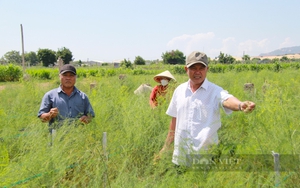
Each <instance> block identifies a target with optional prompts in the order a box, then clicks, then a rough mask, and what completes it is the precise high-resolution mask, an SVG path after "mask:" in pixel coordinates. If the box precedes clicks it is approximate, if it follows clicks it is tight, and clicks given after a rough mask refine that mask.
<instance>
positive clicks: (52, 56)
mask: <svg viewBox="0 0 300 188" xmlns="http://www.w3.org/2000/svg"><path fill="white" fill-rule="evenodd" d="M59 58H61V59H62V61H63V64H69V63H70V62H73V63H75V64H77V65H79V66H81V65H83V62H82V61H81V60H79V61H76V62H74V59H73V55H72V52H71V51H70V50H69V49H68V48H66V47H63V48H60V49H58V50H57V51H53V50H50V49H39V50H38V51H37V53H36V52H33V51H31V52H28V53H25V54H24V59H25V63H26V65H28V66H37V65H42V66H44V67H49V66H54V65H55V64H56V63H57V61H58V59H59ZM161 58H162V61H161V63H163V64H171V65H184V64H185V59H186V56H185V55H184V53H183V52H181V51H179V50H171V51H167V52H165V53H162V55H161ZM208 60H209V62H210V64H218V63H220V64H239V63H244V64H250V63H273V62H278V61H280V62H291V61H296V60H295V59H289V58H287V57H286V56H283V57H281V58H280V59H273V60H270V59H260V58H253V59H251V58H250V56H249V55H243V57H242V60H241V61H240V60H236V59H235V58H234V57H232V56H231V55H229V54H224V53H222V52H220V54H219V56H218V57H216V58H215V59H211V58H208ZM297 61H298V60H297ZM158 62H159V60H156V61H150V63H158ZM120 63H121V67H123V68H129V69H133V65H145V64H146V60H145V59H143V58H142V57H141V56H136V57H135V60H134V61H133V62H131V61H130V60H126V59H124V60H122V61H121V62H120ZM0 64H15V65H21V64H22V56H21V55H20V52H19V51H15V50H13V51H9V52H7V53H6V54H4V56H3V57H1V58H0Z"/></svg>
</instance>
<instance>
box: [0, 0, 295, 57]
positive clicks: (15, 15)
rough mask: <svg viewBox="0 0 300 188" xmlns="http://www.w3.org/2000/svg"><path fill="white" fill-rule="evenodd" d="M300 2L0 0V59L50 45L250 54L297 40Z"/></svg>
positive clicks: (129, 53)
mask: <svg viewBox="0 0 300 188" xmlns="http://www.w3.org/2000/svg"><path fill="white" fill-rule="evenodd" d="M299 8H300V1H299V0H285V1H284V0H207V1H202V0H172V1H171V0H152V1H143V0H127V1H126V0H52V1H44V0H27V1H22V0H0V28H1V29H0V57H2V56H3V55H4V54H5V53H6V52H9V51H11V50H16V51H19V52H20V53H21V52H22V45H21V29H20V24H22V25H23V32H24V43H25V52H30V51H34V52H37V51H38V49H40V48H41V49H44V48H47V49H51V50H54V51H57V50H58V49H59V48H62V47H66V48H68V49H70V50H71V52H72V54H73V57H74V58H75V61H76V60H82V61H86V60H99V61H105V62H111V61H115V60H123V59H124V58H126V59H128V58H129V60H131V61H134V59H135V57H136V56H141V57H142V58H144V59H145V60H156V59H161V55H162V53H165V52H167V51H171V50H176V49H178V50H180V51H182V52H183V53H184V54H185V55H188V54H189V53H190V52H192V51H194V50H199V51H204V52H205V53H207V55H208V56H209V57H211V58H214V57H217V56H218V55H219V54H220V51H221V52H223V53H225V54H229V55H232V56H236V57H241V56H243V54H247V55H250V56H257V55H259V54H260V53H266V52H270V51H273V50H276V49H279V48H283V47H291V46H299V45H300V34H299V33H300V24H299V18H300V11H299Z"/></svg>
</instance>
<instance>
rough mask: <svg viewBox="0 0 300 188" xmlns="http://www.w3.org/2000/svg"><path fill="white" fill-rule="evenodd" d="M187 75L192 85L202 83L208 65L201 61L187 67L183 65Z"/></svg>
mask: <svg viewBox="0 0 300 188" xmlns="http://www.w3.org/2000/svg"><path fill="white" fill-rule="evenodd" d="M184 68H185V71H186V73H187V75H188V76H189V78H190V80H191V83H192V84H194V85H199V84H202V83H203V81H204V80H205V78H206V73H207V71H208V67H206V66H205V65H203V64H202V63H196V64H194V65H192V66H190V67H189V68H187V67H184Z"/></svg>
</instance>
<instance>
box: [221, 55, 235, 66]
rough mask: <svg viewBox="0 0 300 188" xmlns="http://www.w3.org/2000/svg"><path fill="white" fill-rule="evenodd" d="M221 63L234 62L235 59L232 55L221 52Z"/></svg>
mask: <svg viewBox="0 0 300 188" xmlns="http://www.w3.org/2000/svg"><path fill="white" fill-rule="evenodd" d="M218 59H219V63H221V64H232V63H234V62H235V59H234V58H233V57H232V56H231V55H227V54H226V55H225V54H224V53H222V52H220V55H219V56H218Z"/></svg>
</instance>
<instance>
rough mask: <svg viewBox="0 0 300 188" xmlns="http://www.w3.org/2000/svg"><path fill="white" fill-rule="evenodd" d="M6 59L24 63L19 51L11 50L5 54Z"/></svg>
mask: <svg viewBox="0 0 300 188" xmlns="http://www.w3.org/2000/svg"><path fill="white" fill-rule="evenodd" d="M4 61H5V62H6V63H11V64H16V65H21V64H22V56H21V55H20V52H19V51H15V50H12V51H9V52H7V53H5V54H4Z"/></svg>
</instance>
